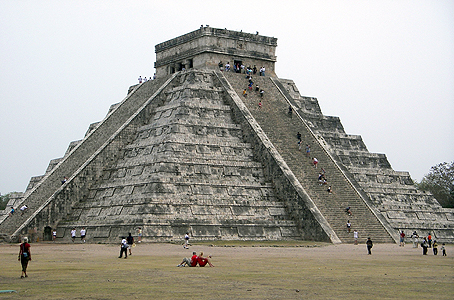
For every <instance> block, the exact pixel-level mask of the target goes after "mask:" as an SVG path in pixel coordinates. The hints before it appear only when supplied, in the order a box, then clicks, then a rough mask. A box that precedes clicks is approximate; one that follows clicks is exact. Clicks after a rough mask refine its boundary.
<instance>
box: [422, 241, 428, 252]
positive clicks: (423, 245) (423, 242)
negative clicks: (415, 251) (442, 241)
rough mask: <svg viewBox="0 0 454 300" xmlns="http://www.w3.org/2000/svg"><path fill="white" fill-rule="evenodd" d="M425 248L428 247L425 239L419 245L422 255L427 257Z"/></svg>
mask: <svg viewBox="0 0 454 300" xmlns="http://www.w3.org/2000/svg"><path fill="white" fill-rule="evenodd" d="M427 247H428V244H427V239H426V238H424V240H423V241H422V243H421V248H422V255H427Z"/></svg>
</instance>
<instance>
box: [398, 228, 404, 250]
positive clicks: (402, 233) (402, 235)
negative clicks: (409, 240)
mask: <svg viewBox="0 0 454 300" xmlns="http://www.w3.org/2000/svg"><path fill="white" fill-rule="evenodd" d="M404 246H405V233H404V231H403V230H402V231H401V232H400V243H399V247H404Z"/></svg>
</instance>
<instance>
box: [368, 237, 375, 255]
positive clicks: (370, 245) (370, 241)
mask: <svg viewBox="0 0 454 300" xmlns="http://www.w3.org/2000/svg"><path fill="white" fill-rule="evenodd" d="M366 246H367V254H368V255H372V247H373V246H374V244H373V243H372V240H371V239H370V237H368V238H367V242H366Z"/></svg>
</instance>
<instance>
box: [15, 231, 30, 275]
mask: <svg viewBox="0 0 454 300" xmlns="http://www.w3.org/2000/svg"><path fill="white" fill-rule="evenodd" d="M17 260H19V261H20V263H21V265H22V274H21V276H20V278H24V277H28V276H27V266H28V261H29V260H32V256H31V252H30V244H29V243H28V238H27V237H24V242H23V243H22V244H20V250H19V257H18V259H17Z"/></svg>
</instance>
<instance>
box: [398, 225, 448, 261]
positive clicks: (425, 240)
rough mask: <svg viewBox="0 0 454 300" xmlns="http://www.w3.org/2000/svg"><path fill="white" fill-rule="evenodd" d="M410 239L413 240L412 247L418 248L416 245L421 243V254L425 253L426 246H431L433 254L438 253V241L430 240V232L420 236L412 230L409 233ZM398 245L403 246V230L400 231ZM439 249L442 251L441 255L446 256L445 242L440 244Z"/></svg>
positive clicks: (426, 250)
mask: <svg viewBox="0 0 454 300" xmlns="http://www.w3.org/2000/svg"><path fill="white" fill-rule="evenodd" d="M411 239H412V240H413V248H418V245H421V248H422V254H423V255H427V252H428V248H432V251H433V254H434V255H437V254H438V243H437V241H436V240H432V235H431V234H430V232H429V234H428V235H427V236H424V237H420V236H419V235H418V233H417V232H416V231H414V232H413V233H412V235H411ZM420 242H421V243H420ZM399 246H401V247H403V246H405V233H404V231H403V230H402V231H401V232H400V243H399ZM440 250H441V252H442V255H443V256H446V247H445V243H443V244H442V245H441V249H440Z"/></svg>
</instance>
